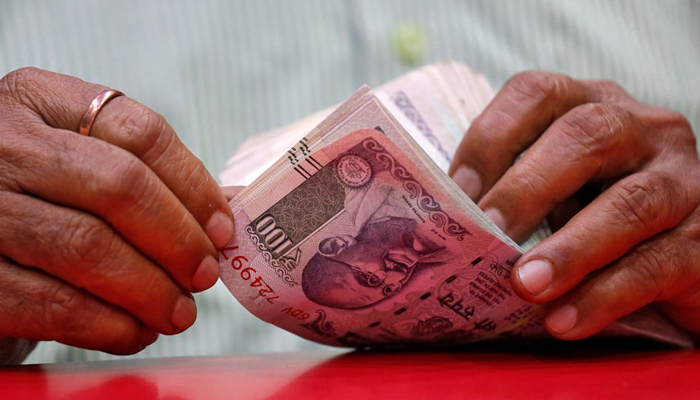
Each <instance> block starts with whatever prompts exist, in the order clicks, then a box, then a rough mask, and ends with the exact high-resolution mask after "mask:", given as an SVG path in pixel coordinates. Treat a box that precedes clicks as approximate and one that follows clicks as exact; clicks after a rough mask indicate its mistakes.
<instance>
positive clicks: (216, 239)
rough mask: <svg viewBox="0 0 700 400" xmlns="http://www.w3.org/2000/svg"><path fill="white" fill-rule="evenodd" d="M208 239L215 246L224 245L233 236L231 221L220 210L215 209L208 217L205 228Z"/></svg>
mask: <svg viewBox="0 0 700 400" xmlns="http://www.w3.org/2000/svg"><path fill="white" fill-rule="evenodd" d="M206 232H207V236H208V237H209V240H211V242H212V243H213V244H214V246H216V247H217V248H221V247H224V246H226V245H227V244H228V242H229V241H230V240H231V237H233V221H231V218H230V217H229V216H228V215H226V214H224V213H223V212H221V211H217V212H216V213H215V214H214V215H212V216H211V218H209V222H207V228H206Z"/></svg>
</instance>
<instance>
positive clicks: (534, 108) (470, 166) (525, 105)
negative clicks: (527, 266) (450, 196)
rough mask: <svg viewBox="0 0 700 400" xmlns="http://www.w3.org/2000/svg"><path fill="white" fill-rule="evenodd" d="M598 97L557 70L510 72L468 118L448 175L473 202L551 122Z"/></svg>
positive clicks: (586, 87) (587, 87) (578, 82)
mask: <svg viewBox="0 0 700 400" xmlns="http://www.w3.org/2000/svg"><path fill="white" fill-rule="evenodd" d="M598 96H599V95H598V93H597V92H596V91H595V90H594V89H592V87H590V86H589V85H586V84H584V83H583V82H581V81H577V80H575V79H572V78H570V77H568V76H565V75H561V74H556V73H550V72H539V71H526V72H522V73H519V74H517V75H515V76H513V77H512V78H511V79H510V80H509V81H508V82H506V84H505V85H504V86H503V88H502V89H501V90H500V91H499V92H498V94H496V97H494V99H493V101H491V103H490V104H489V105H488V107H486V109H485V110H484V112H483V113H482V114H481V115H480V116H479V117H477V118H476V119H475V120H474V121H473V122H472V124H471V126H470V127H469V130H468V131H467V133H466V135H465V136H464V139H462V142H461V143H460V144H459V147H458V148H457V152H456V154H455V157H454V160H453V161H452V165H451V166H450V171H449V175H450V176H451V177H452V178H453V179H454V181H455V183H457V185H458V186H460V187H461V188H462V190H464V192H465V193H466V194H467V195H468V196H469V197H471V198H472V200H474V201H475V202H477V201H478V200H479V199H480V198H481V197H482V196H483V195H484V194H485V193H486V192H487V191H488V190H489V189H490V188H491V187H492V186H493V185H494V184H495V183H496V182H497V181H498V179H499V178H500V177H501V176H502V175H503V174H504V173H505V171H506V170H507V169H508V168H509V167H510V166H511V165H512V164H513V161H514V160H515V158H516V157H517V156H518V155H519V154H520V153H522V152H523V151H524V150H525V149H526V148H527V147H529V146H530V145H531V144H532V143H533V142H534V141H535V140H536V139H537V138H538V137H539V136H540V135H541V134H542V132H544V131H545V130H546V129H547V127H548V126H549V125H550V124H551V123H552V122H553V121H554V120H556V119H557V118H558V117H559V116H561V115H563V114H565V113H566V112H567V111H569V110H570V109H572V108H574V107H576V106H578V105H581V104H584V103H587V102H590V101H593V100H594V99H596V98H597V97H598Z"/></svg>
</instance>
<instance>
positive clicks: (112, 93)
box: [78, 89, 124, 136]
mask: <svg viewBox="0 0 700 400" xmlns="http://www.w3.org/2000/svg"><path fill="white" fill-rule="evenodd" d="M119 96H124V93H122V92H120V91H118V90H112V89H108V90H105V91H104V92H102V93H100V94H98V95H97V97H95V98H94V99H93V100H92V103H90V106H89V107H88V109H87V111H86V112H85V115H83V119H82V120H80V129H79V130H78V133H80V134H81V135H83V136H90V130H91V129H92V124H94V123H95V119H96V118H97V114H99V112H100V110H101V109H102V107H104V105H105V104H107V103H108V102H109V101H110V100H112V99H113V98H115V97H119Z"/></svg>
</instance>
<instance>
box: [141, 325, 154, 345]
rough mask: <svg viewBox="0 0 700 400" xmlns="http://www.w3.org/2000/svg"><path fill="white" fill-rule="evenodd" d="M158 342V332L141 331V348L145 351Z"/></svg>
mask: <svg viewBox="0 0 700 400" xmlns="http://www.w3.org/2000/svg"><path fill="white" fill-rule="evenodd" d="M156 340H158V332H155V331H152V330H150V329H145V328H144V329H142V330H141V342H140V344H141V348H142V349H144V348H146V347H148V346H150V345H152V344H153V343H155V341H156Z"/></svg>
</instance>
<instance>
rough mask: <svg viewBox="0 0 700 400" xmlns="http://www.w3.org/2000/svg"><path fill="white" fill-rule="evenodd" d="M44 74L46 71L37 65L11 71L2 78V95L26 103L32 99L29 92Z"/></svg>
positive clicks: (0, 91)
mask: <svg viewBox="0 0 700 400" xmlns="http://www.w3.org/2000/svg"><path fill="white" fill-rule="evenodd" d="M43 74H46V71H43V70H41V69H39V68H35V67H22V68H19V69H16V70H14V71H11V72H10V73H8V74H7V75H5V76H4V77H3V78H2V79H0V95H1V96H3V97H8V98H10V99H13V100H15V101H18V102H20V103H26V102H28V101H30V99H29V97H28V95H29V93H30V92H31V91H32V90H33V88H34V87H35V86H36V85H37V83H36V82H37V81H38V80H39V78H41V77H42V76H43Z"/></svg>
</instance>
